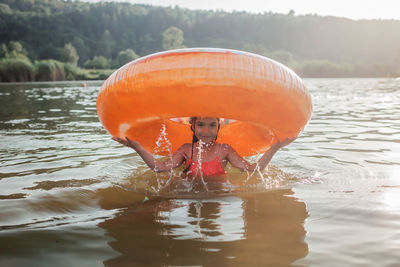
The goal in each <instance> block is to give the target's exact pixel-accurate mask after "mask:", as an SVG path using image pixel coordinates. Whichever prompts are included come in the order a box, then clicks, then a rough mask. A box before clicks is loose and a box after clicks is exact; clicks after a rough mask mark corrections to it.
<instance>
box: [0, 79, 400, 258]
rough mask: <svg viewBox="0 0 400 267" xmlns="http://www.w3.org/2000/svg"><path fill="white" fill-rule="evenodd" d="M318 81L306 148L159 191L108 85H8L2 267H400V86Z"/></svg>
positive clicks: (0, 177) (0, 115) (0, 142)
mask: <svg viewBox="0 0 400 267" xmlns="http://www.w3.org/2000/svg"><path fill="white" fill-rule="evenodd" d="M306 83H307V86H308V87H309V89H310V91H311V94H312V97H313V104H314V113H313V117H312V119H311V121H310V124H309V125H308V126H307V128H306V130H305V131H304V133H303V134H302V136H301V137H300V138H299V139H297V140H296V141H295V142H294V143H292V144H291V145H290V146H288V147H285V148H283V149H282V150H281V151H280V152H279V153H277V155H276V156H275V157H274V158H273V160H272V165H271V166H270V168H269V169H268V170H266V172H265V173H264V174H263V175H262V176H260V175H258V176H257V175H255V176H251V177H250V178H249V179H248V177H249V176H248V175H247V174H239V173H237V172H235V171H234V170H228V174H229V175H228V178H229V180H228V182H227V183H226V184H218V186H219V187H216V188H217V189H218V190H215V192H214V191H213V190H212V186H211V184H210V186H209V188H211V190H210V191H209V192H202V191H201V188H200V189H199V190H197V189H196V188H194V189H195V190H194V191H193V190H192V189H193V188H189V189H190V190H187V189H188V188H183V189H184V190H181V191H179V190H178V191H177V190H176V189H177V188H178V189H179V187H174V186H181V185H182V183H180V184H179V182H178V183H174V182H176V181H174V182H171V183H170V184H169V185H170V186H169V187H168V186H161V187H158V184H157V179H159V180H158V181H159V182H160V181H161V182H162V181H163V179H165V181H167V180H168V179H169V178H170V177H169V176H168V175H167V176H163V175H159V176H157V177H156V176H155V175H154V173H152V172H151V171H149V170H148V168H147V167H145V164H144V163H143V161H142V160H141V159H140V157H138V156H137V155H136V154H135V153H134V152H133V151H132V150H129V149H128V148H123V147H121V146H120V145H119V144H117V143H116V142H114V141H112V140H111V139H110V136H109V135H108V134H107V133H106V132H105V131H104V129H103V128H102V126H101V124H100V123H99V121H98V118H97V114H96V97H97V92H98V89H99V87H100V85H101V84H102V82H87V87H86V88H82V87H81V82H63V83H27V84H0V266H54V265H59V266H86V265H90V266H102V265H109V266H126V265H128V266H130V265H134V266H144V265H146V266H147V265H155V266H160V265H163V266H164V265H178V266H182V265H189V266H193V265H206V266H221V265H222V266H224V265H237V266H245V265H251V266H253V265H256V266H266V265H270V266H289V265H296V266H397V265H398V263H399V262H400V255H399V253H398V251H399V250H400V243H399V240H400V227H399V226H400V225H399V222H400V206H399V203H400V197H399V196H400V182H399V181H400V176H399V173H400V161H399V159H400V142H399V140H400V120H399V119H398V118H400V105H399V103H400V80H399V79H309V80H306ZM189 141H190V140H189ZM162 183H164V182H162ZM164 184H166V182H165V183H164ZM180 189H182V188H180ZM221 189H223V190H222V191H221ZM185 190H186V191H188V192H186V191H185ZM196 190H197V191H196ZM194 192H195V193H196V194H195V195H193V194H192V193H194Z"/></svg>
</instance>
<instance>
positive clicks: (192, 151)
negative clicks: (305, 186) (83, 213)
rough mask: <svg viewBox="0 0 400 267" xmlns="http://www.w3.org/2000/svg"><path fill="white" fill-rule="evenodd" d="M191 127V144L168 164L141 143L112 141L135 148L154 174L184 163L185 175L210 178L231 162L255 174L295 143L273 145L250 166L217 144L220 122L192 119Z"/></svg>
mask: <svg viewBox="0 0 400 267" xmlns="http://www.w3.org/2000/svg"><path fill="white" fill-rule="evenodd" d="M190 124H191V127H190V128H191V130H192V132H193V141H192V143H191V144H190V143H186V144H183V145H182V146H181V147H180V148H179V149H178V150H177V151H176V152H175V153H174V154H173V155H172V157H171V158H168V159H167V160H165V161H160V160H158V159H156V158H155V157H154V156H153V155H152V154H151V153H150V152H148V151H147V150H146V149H144V148H143V147H142V146H141V145H140V143H138V142H137V141H134V140H130V139H129V138H128V137H125V139H121V138H118V137H113V138H112V139H113V140H115V141H117V142H119V143H121V144H123V145H125V146H127V147H130V148H133V149H134V150H135V151H136V152H137V153H138V154H139V155H140V156H141V157H142V159H143V160H144V162H145V163H146V164H147V165H148V166H149V167H150V168H151V169H152V170H153V171H156V172H164V171H170V170H171V169H174V168H176V167H179V166H181V165H182V163H183V162H185V163H186V169H185V172H186V173H187V174H188V175H191V176H200V175H201V176H208V177H209V176H221V175H224V174H225V170H224V167H225V166H226V164H227V163H228V162H229V163H230V164H231V165H232V166H233V167H235V168H238V169H240V170H242V171H254V170H255V169H256V168H259V169H260V170H263V169H264V168H265V167H266V166H267V165H268V163H269V162H270V160H271V158H272V157H273V156H274V155H275V153H276V152H277V151H278V150H279V149H280V148H282V147H284V146H286V145H288V144H290V143H291V142H292V141H293V140H294V139H295V138H292V139H289V138H286V139H285V140H283V141H282V142H281V141H280V140H278V141H277V142H276V143H274V144H273V145H271V147H270V148H269V149H268V150H267V151H266V152H265V153H264V154H263V156H262V157H261V158H260V159H259V160H258V162H256V163H253V164H250V163H249V162H247V161H246V160H245V159H243V158H242V157H241V156H240V155H239V154H238V153H236V151H235V150H234V149H233V148H232V147H231V146H230V145H228V144H221V143H218V142H217V141H216V140H217V135H218V131H219V128H220V121H219V119H218V118H211V117H192V118H191V119H190Z"/></svg>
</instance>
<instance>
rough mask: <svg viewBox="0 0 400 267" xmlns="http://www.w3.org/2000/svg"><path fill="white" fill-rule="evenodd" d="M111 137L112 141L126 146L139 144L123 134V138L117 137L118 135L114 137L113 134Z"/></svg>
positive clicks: (132, 146)
mask: <svg viewBox="0 0 400 267" xmlns="http://www.w3.org/2000/svg"><path fill="white" fill-rule="evenodd" d="M111 139H112V140H114V141H117V142H118V143H120V144H121V145H124V146H127V147H131V148H134V147H137V146H138V145H139V142H137V141H134V140H131V139H129V138H128V137H126V136H125V139H122V138H119V137H115V136H113V137H112V138H111Z"/></svg>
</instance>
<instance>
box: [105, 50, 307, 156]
mask: <svg viewBox="0 0 400 267" xmlns="http://www.w3.org/2000/svg"><path fill="white" fill-rule="evenodd" d="M97 113H98V116H99V118H100V121H101V123H102V124H103V125H104V127H105V128H106V130H107V131H108V132H109V133H110V134H111V135H112V136H118V137H121V138H123V137H124V136H127V137H129V138H131V139H133V140H137V141H139V142H140V143H141V144H142V145H143V146H144V147H145V148H146V149H148V150H150V151H152V152H154V153H156V154H164V155H165V154H168V152H171V151H175V150H176V149H177V148H179V146H180V145H182V144H183V143H188V142H191V140H192V132H191V131H190V127H189V126H188V125H185V124H184V123H180V122H178V121H177V120H174V119H173V118H180V117H192V116H199V117H219V118H228V119H231V120H234V122H233V123H229V124H224V125H221V129H220V131H219V134H218V141H219V142H221V143H227V144H230V145H231V146H232V147H233V148H235V149H236V151H237V152H238V153H239V154H240V155H242V156H249V155H254V154H258V153H261V152H263V151H265V150H267V149H268V148H269V146H270V145H271V143H272V142H274V141H275V139H276V138H279V139H281V140H282V139H284V138H286V137H295V136H297V135H299V134H300V132H301V131H302V130H303V129H304V127H305V125H306V124H307V122H308V120H309V119H310V116H311V113H312V104H311V97H310V95H309V93H308V91H307V88H306V87H305V85H304V83H303V82H302V80H301V79H300V78H299V77H298V76H297V75H296V74H295V73H294V72H292V71H291V70H289V69H288V68H286V67H285V66H283V65H281V64H279V63H277V62H275V61H273V60H271V59H268V58H265V57H262V56H259V55H255V54H251V53H247V52H241V51H236V50H227V49H212V48H192V49H178V50H172V51H167V52H162V53H156V54H153V55H149V56H146V57H143V58H140V59H137V60H135V61H132V62H130V63H128V64H126V65H124V66H123V67H121V68H120V69H118V70H117V71H116V72H114V73H113V74H112V75H111V76H110V77H109V78H108V79H107V80H106V81H105V82H104V84H103V86H102V87H101V89H100V92H99V95H98V98H97ZM162 132H164V133H166V137H167V139H165V141H166V142H167V143H170V145H171V147H170V148H169V149H168V148H165V147H161V148H160V147H159V146H158V145H157V144H156V143H157V140H158V141H160V135H161V133H162ZM161 139H162V136H161ZM158 143H159V142H158ZM168 150H169V151H168Z"/></svg>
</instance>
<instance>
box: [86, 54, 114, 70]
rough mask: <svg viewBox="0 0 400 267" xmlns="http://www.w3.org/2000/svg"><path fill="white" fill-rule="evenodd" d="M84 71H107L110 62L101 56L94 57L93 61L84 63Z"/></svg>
mask: <svg viewBox="0 0 400 267" xmlns="http://www.w3.org/2000/svg"><path fill="white" fill-rule="evenodd" d="M84 66H85V68H86V69H109V68H110V60H109V59H107V58H105V57H103V56H95V57H94V58H93V59H91V60H88V61H86V62H85V65H84Z"/></svg>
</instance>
